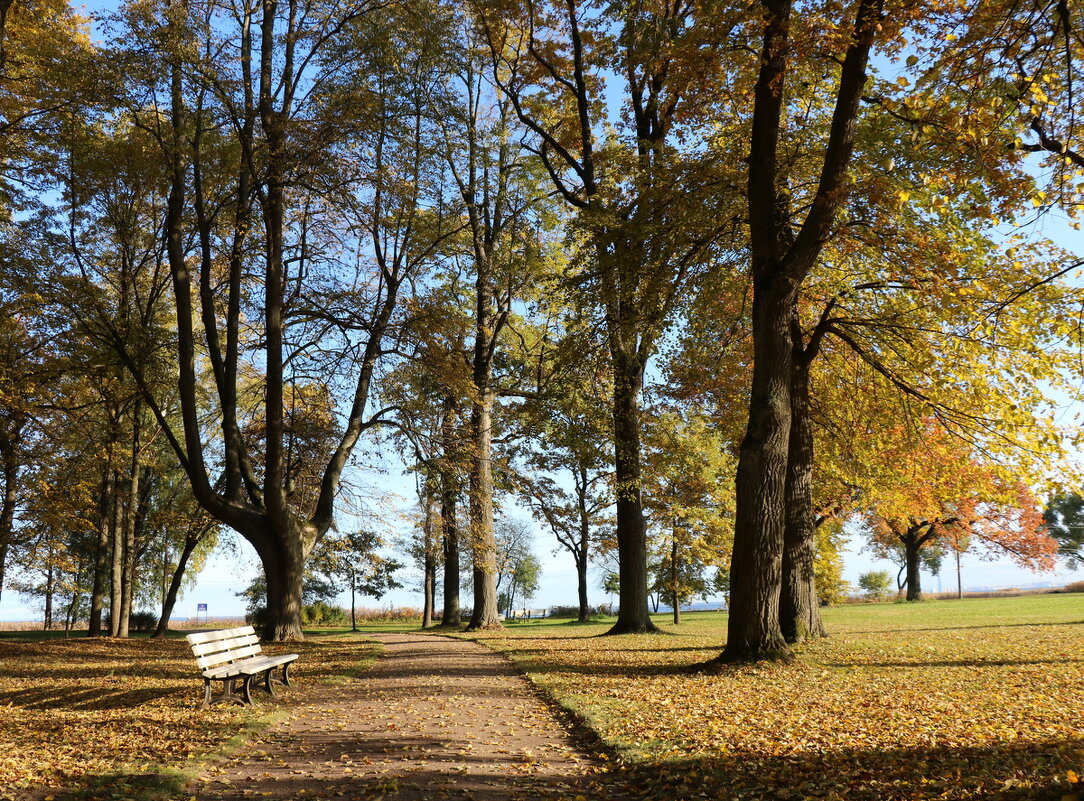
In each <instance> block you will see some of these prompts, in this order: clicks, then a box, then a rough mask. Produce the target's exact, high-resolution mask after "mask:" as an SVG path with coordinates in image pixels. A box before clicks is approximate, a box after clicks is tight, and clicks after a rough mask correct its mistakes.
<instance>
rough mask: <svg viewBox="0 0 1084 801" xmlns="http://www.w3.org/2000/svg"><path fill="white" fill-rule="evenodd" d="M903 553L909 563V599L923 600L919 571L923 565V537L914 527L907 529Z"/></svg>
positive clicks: (907, 563)
mask: <svg viewBox="0 0 1084 801" xmlns="http://www.w3.org/2000/svg"><path fill="white" fill-rule="evenodd" d="M903 553H904V559H905V560H906V565H907V600H908V601H921V600H922V576H921V574H920V573H919V567H920V565H921V563H922V562H921V559H920V555H921V553H922V538H921V537H919V535H918V531H917V530H915V529H914V528H910V529H908V530H907V535H906V536H905V537H904V538H903Z"/></svg>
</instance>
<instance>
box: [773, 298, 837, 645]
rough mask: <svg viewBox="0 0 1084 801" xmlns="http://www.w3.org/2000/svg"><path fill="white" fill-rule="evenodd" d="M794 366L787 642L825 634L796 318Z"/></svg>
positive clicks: (786, 539)
mask: <svg viewBox="0 0 1084 801" xmlns="http://www.w3.org/2000/svg"><path fill="white" fill-rule="evenodd" d="M791 330H792V338H793V348H794V350H793V354H792V359H793V360H794V361H793V364H792V368H791V375H792V379H791V387H790V393H791V394H790V409H791V418H790V442H789V445H788V459H787V479H786V489H785V494H786V521H785V528H784V534H783V567H782V569H783V584H782V588H781V592H780V596H779V625H780V628H781V629H782V632H783V638H784V639H785V640H786V641H787V642H788V643H799V642H803V641H804V640H807V639H810V640H812V639H817V638H820V637H824V636H826V632H825V630H824V624H823V623H822V622H821V615H820V603H819V599H818V598H817V582H816V574H815V571H814V560H815V559H816V555H817V542H816V522H815V519H814V515H813V427H812V425H811V422H810V419H809V362H808V361H807V359H806V355H805V353H804V349H803V347H802V342H801V336H802V332H801V328H799V327H798V321H797V316H796V315H795V317H794V318H793V320H792V325H791Z"/></svg>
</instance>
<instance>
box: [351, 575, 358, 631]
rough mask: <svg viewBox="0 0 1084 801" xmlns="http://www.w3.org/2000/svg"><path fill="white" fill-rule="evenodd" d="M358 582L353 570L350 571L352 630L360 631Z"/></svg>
mask: <svg viewBox="0 0 1084 801" xmlns="http://www.w3.org/2000/svg"><path fill="white" fill-rule="evenodd" d="M357 597H358V581H357V575H356V574H355V573H354V571H353V570H351V571H350V630H351V631H357V630H358V601H357Z"/></svg>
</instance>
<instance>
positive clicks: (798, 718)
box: [479, 594, 1084, 801]
mask: <svg viewBox="0 0 1084 801" xmlns="http://www.w3.org/2000/svg"><path fill="white" fill-rule="evenodd" d="M824 617H825V619H826V622H827V624H828V627H829V629H830V631H831V634H832V636H831V637H829V638H828V639H826V640H823V641H820V642H816V643H813V644H810V645H806V646H803V647H801V648H800V649H799V651H798V655H797V658H796V659H795V660H794V661H793V662H791V663H785V664H784V663H772V664H764V665H756V666H736V667H726V668H723V669H721V670H707V669H704V668H703V667H702V666H701V665H702V663H704V662H706V661H707V660H710V659H711V658H713V657H715V656H717V655H718V654H719V652H720V650H721V648H722V645H723V642H724V639H725V632H726V616H725V615H723V614H720V613H693V614H688V615H686V616H685V619H686V621H687V622H684V623H683V624H682V625H681V626H676V627H675V626H673V625H671V624H669V623H667V622H666V618H664V617H662V616H660V617H658V618H656V622H657V623H659V625H660V627H661V628H662V629H663V630H664V632H665V634H662V635H658V636H628V635H625V636H616V637H608V636H605V637H604V636H599V635H601V634H603V633H604V632H605V630H606V628H607V625H606V624H592V625H580V624H560V623H556V622H553V621H545V622H537V623H522V624H515V625H513V626H510V627H508V628H507V629H506V630H504V631H502V632H494V633H488V634H484V635H482V636H480V637H479V639H480V640H482V641H484V642H486V643H487V644H488V645H490V646H492V647H494V648H497V649H499V650H501V651H504V652H506V653H507V654H508V655H509V656H510V657H511V658H512V659H513V660H514V661H516V662H517V663H518V664H519V665H521V666H522V668H523V669H524V670H525V671H526V672H527V673H528V675H529V676H530V678H531V679H532V680H533V681H534V682H536V683H537V684H538V685H539V686H540V687H542V688H544V689H545V690H546V691H547V692H548V693H549V694H551V695H552V696H553V697H554V698H555V699H556V700H557V701H558V702H559V703H560V704H561V705H563V706H565V707H566V708H568V709H570V710H572V711H573V712H574V713H575V714H576V715H577V716H578V717H579V718H580V719H581V720H583V721H584V722H585V723H586V724H587V725H588V726H589V727H590V728H592V729H593V730H594V731H595V732H596V733H597V734H598V736H599V737H600V738H601V740H602V741H603V742H604V743H605V744H607V745H609V746H610V747H611V748H612V749H613V753H614V755H615V757H616V758H617V759H618V760H619V761H620V762H622V763H623V768H622V769H623V770H626V771H630V772H631V773H632V774H633V775H634V776H638V777H639V784H640V786H641V787H642V788H644V789H643V792H644V794H645V795H646V796H651V797H656V798H660V799H663V798H665V799H671V798H672V799H675V800H676V799H698V798H712V799H714V798H771V799H799V798H823V799H848V800H849V799H856V800H859V799H870V800H871V801H872V799H878V800H881V799H901V800H902V799H927V798H929V799H933V798H939V799H941V798H944V799H980V798H981V799H997V798H1003V799H1024V798H1037V799H1048V798H1052V799H1067V801H1081V799H1084V792H1082V790H1084V788H1082V786H1081V784H1080V783H1079V780H1078V778H1077V776H1078V774H1084V702H1082V699H1084V595H1079V594H1077V595H1038V596H1025V597H1018V598H999V599H982V600H963V601H956V600H953V601H931V602H924V603H919V604H909V605H908V604H895V603H886V604H876V605H862V606H845V607H839V608H833V609H827V610H825V613H824ZM698 666H701V667H698Z"/></svg>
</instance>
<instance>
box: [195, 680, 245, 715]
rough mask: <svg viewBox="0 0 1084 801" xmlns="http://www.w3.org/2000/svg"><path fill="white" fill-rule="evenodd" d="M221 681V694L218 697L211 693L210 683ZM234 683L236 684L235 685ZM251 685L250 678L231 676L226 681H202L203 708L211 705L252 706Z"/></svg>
mask: <svg viewBox="0 0 1084 801" xmlns="http://www.w3.org/2000/svg"><path fill="white" fill-rule="evenodd" d="M213 681H221V682H222V692H220V693H219V694H218V695H213V694H212V693H211V682H213ZM235 682H236V683H235ZM251 683H252V676H231V677H229V678H226V679H207V678H205V679H204V680H203V707H204V709H206V708H207V707H209V706H211V705H213V704H238V705H240V706H245V705H246V704H248V705H251V704H252V693H251V689H250V685H251ZM238 691H240V693H241V694H240V695H238Z"/></svg>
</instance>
